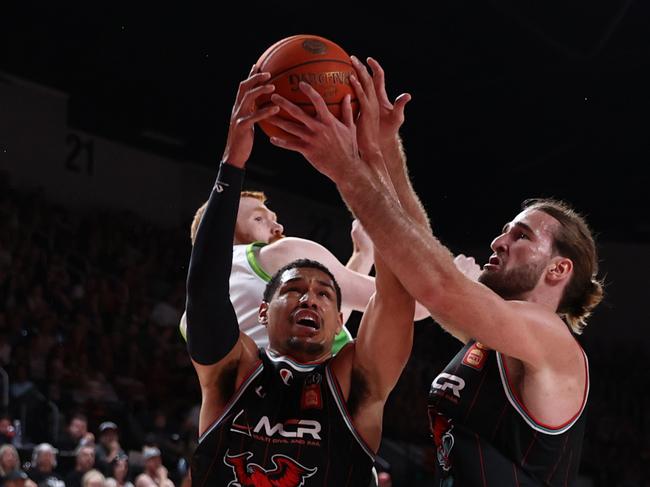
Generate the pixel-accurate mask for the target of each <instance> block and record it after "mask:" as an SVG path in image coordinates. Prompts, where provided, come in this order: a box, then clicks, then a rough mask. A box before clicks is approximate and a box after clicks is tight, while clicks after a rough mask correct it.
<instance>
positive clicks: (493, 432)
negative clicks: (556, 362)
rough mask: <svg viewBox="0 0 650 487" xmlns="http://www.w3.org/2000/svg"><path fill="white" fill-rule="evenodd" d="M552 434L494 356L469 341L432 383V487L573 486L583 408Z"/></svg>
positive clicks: (498, 354)
mask: <svg viewBox="0 0 650 487" xmlns="http://www.w3.org/2000/svg"><path fill="white" fill-rule="evenodd" d="M587 367H588V366H587V357H586V356H585V373H586V374H587V381H586V387H585V393H584V399H583V403H582V407H581V409H580V411H578V413H577V414H576V415H575V417H573V418H572V419H571V420H569V421H568V422H567V423H565V424H563V425H560V426H553V427H550V426H548V425H544V424H542V423H540V422H538V421H536V420H535V418H533V416H532V415H531V414H530V413H529V412H528V411H527V410H526V408H525V406H524V405H523V404H522V402H521V401H520V399H519V398H518V397H517V395H516V394H515V392H514V390H513V388H512V387H511V384H510V382H509V379H508V370H507V365H506V363H505V361H504V360H503V357H502V355H501V354H500V353H499V352H496V351H493V350H488V349H486V348H485V347H484V346H482V345H481V344H479V343H476V342H474V341H470V342H469V343H468V344H467V345H465V347H463V349H462V350H461V351H460V352H459V353H458V354H457V355H456V356H455V357H454V358H453V360H452V361H451V362H450V363H449V364H448V365H447V367H446V368H445V370H444V371H443V372H442V373H441V374H439V375H438V376H437V377H436V378H435V379H434V381H433V383H432V384H431V391H430V393H429V420H430V425H431V431H432V434H433V439H434V442H435V445H436V452H437V462H436V463H437V465H436V477H437V479H438V482H437V483H436V484H435V485H436V486H452V485H453V486H454V487H474V486H481V487H510V486H512V487H516V486H518V487H524V486H540V485H548V486H567V485H571V484H572V482H573V481H574V480H575V478H576V476H577V473H578V467H579V463H580V454H581V449H582V440H583V436H584V426H585V414H583V413H584V409H585V405H586V402H587V394H588V391H589V375H588V368H587Z"/></svg>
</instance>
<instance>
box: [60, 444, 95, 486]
mask: <svg viewBox="0 0 650 487" xmlns="http://www.w3.org/2000/svg"><path fill="white" fill-rule="evenodd" d="M75 457H76V460H75V466H74V470H72V471H71V472H69V473H68V475H66V477H65V485H66V487H81V478H82V477H83V476H84V474H85V473H86V472H88V471H89V470H90V469H92V468H93V467H94V466H95V448H94V446H93V445H83V446H80V447H78V448H77V452H76V454H75Z"/></svg>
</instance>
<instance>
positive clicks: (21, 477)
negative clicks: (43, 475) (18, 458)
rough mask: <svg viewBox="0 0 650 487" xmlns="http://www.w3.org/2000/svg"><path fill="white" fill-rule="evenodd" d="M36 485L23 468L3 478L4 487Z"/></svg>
mask: <svg viewBox="0 0 650 487" xmlns="http://www.w3.org/2000/svg"><path fill="white" fill-rule="evenodd" d="M34 485H36V484H34V482H33V481H31V480H30V479H29V477H28V476H27V474H26V473H25V472H24V471H22V470H14V471H13V472H10V473H9V474H8V475H7V476H6V477H4V478H3V479H2V487H30V486H34Z"/></svg>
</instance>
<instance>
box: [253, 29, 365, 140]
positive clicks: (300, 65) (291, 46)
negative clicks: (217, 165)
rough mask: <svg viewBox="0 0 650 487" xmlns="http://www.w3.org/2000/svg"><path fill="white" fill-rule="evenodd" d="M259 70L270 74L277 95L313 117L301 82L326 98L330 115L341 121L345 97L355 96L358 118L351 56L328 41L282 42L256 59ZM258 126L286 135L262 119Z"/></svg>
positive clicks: (306, 38)
mask: <svg viewBox="0 0 650 487" xmlns="http://www.w3.org/2000/svg"><path fill="white" fill-rule="evenodd" d="M256 64H257V66H258V67H259V69H260V71H268V72H269V73H271V79H270V80H269V83H272V84H274V85H275V93H277V94H279V95H282V96H283V97H285V98H286V99H287V100H289V101H291V102H293V103H295V104H296V105H298V106H299V107H301V108H302V109H303V110H305V111H306V112H307V113H309V114H311V115H314V114H315V110H314V107H313V105H312V103H311V101H309V98H307V96H306V95H305V94H304V93H303V92H302V91H300V88H299V87H298V83H299V82H300V81H305V82H307V83H309V84H310V85H311V86H313V87H314V88H315V89H316V91H318V92H319V93H320V94H321V96H322V97H323V98H324V100H325V103H327V107H328V108H329V110H330V112H332V113H333V114H334V116H336V117H337V118H339V119H340V118H341V101H342V100H343V98H344V97H345V95H347V94H350V95H351V97H352V100H351V102H352V110H353V113H354V115H355V116H356V114H357V112H358V110H359V102H358V100H357V97H356V94H355V93H354V89H353V88H352V85H350V75H351V74H354V72H355V71H354V68H353V67H352V63H351V62H350V56H349V55H348V54H347V53H346V52H345V51H344V50H343V49H342V48H341V47H340V46H339V45H338V44H335V43H334V42H332V41H330V40H329V39H325V38H323V37H318V36H314V35H295V36H291V37H287V38H285V39H281V40H279V41H278V42H276V43H275V44H273V45H272V46H271V47H269V48H268V49H267V50H266V51H264V53H263V54H262V55H261V56H260V57H259V59H258V60H257V63H256ZM270 98H271V96H270V95H268V96H266V95H265V96H262V97H260V98H258V104H259V105H260V106H265V105H268V104H269V103H271V101H270ZM278 116H280V117H283V118H286V119H292V118H293V117H291V116H290V115H289V114H288V113H287V112H285V111H284V110H280V112H279V113H278ZM259 126H260V127H261V128H262V130H264V133H266V135H268V136H269V137H271V136H283V135H285V133H284V131H283V130H281V129H279V128H278V127H276V126H274V125H271V124H270V123H268V122H266V121H264V120H262V121H261V122H259Z"/></svg>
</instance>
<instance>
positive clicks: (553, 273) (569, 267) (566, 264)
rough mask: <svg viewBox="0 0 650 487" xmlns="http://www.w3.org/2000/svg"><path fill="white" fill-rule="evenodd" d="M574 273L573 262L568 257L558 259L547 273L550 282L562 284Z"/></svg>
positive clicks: (554, 260)
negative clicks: (561, 282)
mask: <svg viewBox="0 0 650 487" xmlns="http://www.w3.org/2000/svg"><path fill="white" fill-rule="evenodd" d="M571 271H573V262H572V261H571V259H567V258H566V257H556V258H555V259H553V262H552V263H551V265H550V266H549V267H548V269H547V271H546V278H547V279H548V280H549V281H553V282H560V281H563V280H565V279H568V278H569V277H570V276H571Z"/></svg>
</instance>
